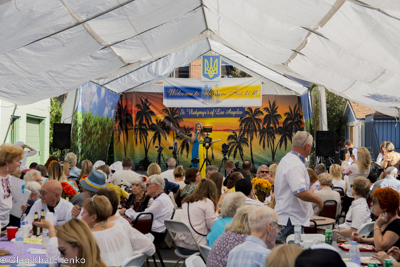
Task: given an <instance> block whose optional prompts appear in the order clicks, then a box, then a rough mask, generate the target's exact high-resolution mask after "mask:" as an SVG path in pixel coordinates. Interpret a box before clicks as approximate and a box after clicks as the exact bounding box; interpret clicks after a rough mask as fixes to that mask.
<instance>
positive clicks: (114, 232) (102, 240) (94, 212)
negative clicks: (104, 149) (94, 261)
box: [35, 195, 155, 266]
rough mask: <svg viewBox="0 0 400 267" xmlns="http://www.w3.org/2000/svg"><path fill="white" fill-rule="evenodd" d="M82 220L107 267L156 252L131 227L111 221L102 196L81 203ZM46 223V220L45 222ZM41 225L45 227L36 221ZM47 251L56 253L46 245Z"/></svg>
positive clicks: (144, 237)
mask: <svg viewBox="0 0 400 267" xmlns="http://www.w3.org/2000/svg"><path fill="white" fill-rule="evenodd" d="M82 208H83V211H82V220H83V221H84V222H85V223H86V224H87V225H88V226H89V228H90V230H91V231H92V234H93V236H94V237H95V238H96V241H97V244H98V246H99V248H100V252H101V257H102V259H103V260H104V262H105V264H106V265H107V266H121V264H122V262H123V261H124V260H125V259H126V258H129V257H132V256H134V255H136V254H139V253H142V254H146V255H148V256H151V255H153V254H154V252H155V247H154V245H153V243H152V242H151V241H150V239H149V238H147V237H146V236H145V235H143V234H142V233H140V232H139V231H138V230H136V229H135V228H133V227H131V226H127V225H125V224H122V223H110V222H107V219H108V218H109V217H110V215H111V212H112V207H111V204H110V201H109V200H108V198H107V197H105V196H98V195H94V196H93V197H92V198H90V199H87V200H85V202H83V207H82ZM44 222H46V221H44ZM35 225H38V226H41V227H48V226H47V225H43V224H42V222H41V223H39V224H38V223H35ZM47 254H48V255H49V256H50V255H53V256H54V255H58V254H57V248H55V249H54V247H53V246H50V247H48V248H47Z"/></svg>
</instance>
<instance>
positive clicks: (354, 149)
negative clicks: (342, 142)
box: [349, 147, 358, 165]
mask: <svg viewBox="0 0 400 267" xmlns="http://www.w3.org/2000/svg"><path fill="white" fill-rule="evenodd" d="M357 151H358V148H356V147H353V151H352V152H351V153H352V154H353V155H354V156H355V157H356V160H357ZM349 164H350V165H351V164H353V159H352V158H351V157H350V159H349Z"/></svg>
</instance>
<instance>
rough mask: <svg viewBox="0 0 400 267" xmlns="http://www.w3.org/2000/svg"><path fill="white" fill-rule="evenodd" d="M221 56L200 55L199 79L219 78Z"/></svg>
mask: <svg viewBox="0 0 400 267" xmlns="http://www.w3.org/2000/svg"><path fill="white" fill-rule="evenodd" d="M220 70H221V58H220V56H215V55H213V56H203V57H202V75H201V79H202V80H203V81H204V80H215V79H219V78H221V74H220Z"/></svg>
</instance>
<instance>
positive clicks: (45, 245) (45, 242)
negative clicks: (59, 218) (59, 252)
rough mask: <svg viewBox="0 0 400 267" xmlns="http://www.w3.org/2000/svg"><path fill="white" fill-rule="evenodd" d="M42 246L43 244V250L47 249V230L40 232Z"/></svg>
mask: <svg viewBox="0 0 400 267" xmlns="http://www.w3.org/2000/svg"><path fill="white" fill-rule="evenodd" d="M42 239H43V241H42V244H43V248H44V249H45V248H47V243H48V242H49V229H46V228H43V231H42Z"/></svg>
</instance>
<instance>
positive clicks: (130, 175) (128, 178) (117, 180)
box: [112, 170, 140, 186]
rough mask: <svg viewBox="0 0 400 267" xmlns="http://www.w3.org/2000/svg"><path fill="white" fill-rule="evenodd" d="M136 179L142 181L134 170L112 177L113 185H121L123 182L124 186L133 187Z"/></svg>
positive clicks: (118, 172) (119, 172)
mask: <svg viewBox="0 0 400 267" xmlns="http://www.w3.org/2000/svg"><path fill="white" fill-rule="evenodd" d="M135 177H136V178H139V179H140V175H139V174H138V173H136V172H134V171H132V170H120V171H116V172H115V173H114V174H113V175H112V183H113V184H115V185H120V184H121V180H122V182H123V184H124V185H127V186H131V185H132V183H133V179H134V178H135Z"/></svg>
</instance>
